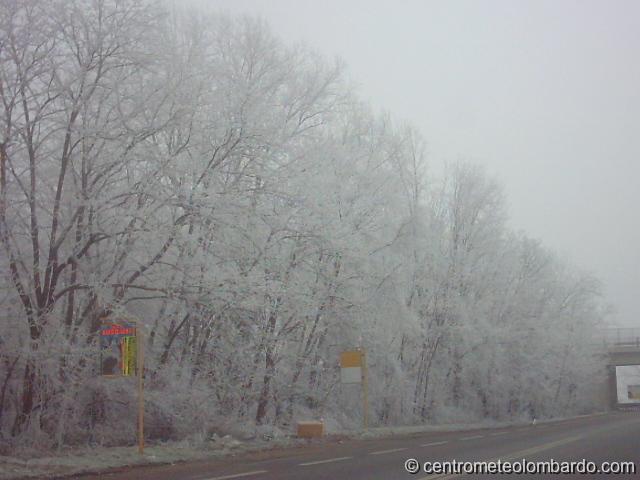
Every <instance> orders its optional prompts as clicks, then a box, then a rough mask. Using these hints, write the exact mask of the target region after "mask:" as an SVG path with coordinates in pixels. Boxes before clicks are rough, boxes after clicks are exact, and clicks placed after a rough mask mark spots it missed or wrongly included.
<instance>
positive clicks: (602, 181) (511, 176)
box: [193, 0, 640, 326]
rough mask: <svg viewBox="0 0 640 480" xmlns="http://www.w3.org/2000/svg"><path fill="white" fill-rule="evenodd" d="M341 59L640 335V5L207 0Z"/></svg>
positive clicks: (368, 93)
mask: <svg viewBox="0 0 640 480" xmlns="http://www.w3.org/2000/svg"><path fill="white" fill-rule="evenodd" d="M193 1H199V3H200V4H204V5H207V6H208V7H211V8H213V9H216V10H221V11H226V12H229V13H249V14H255V15H258V16H262V17H264V18H265V19H266V20H267V21H268V22H269V23H270V24H271V26H272V28H273V30H274V31H275V32H276V34H277V35H279V36H280V37H281V38H282V39H283V40H284V41H286V42H304V43H306V44H308V45H310V46H312V47H314V49H316V50H317V51H319V52H322V53H324V54H325V55H327V56H328V57H333V56H339V57H341V58H343V59H344V60H345V62H346V64H347V66H348V72H349V75H350V77H351V78H352V79H353V80H354V81H355V82H356V83H358V84H359V85H360V87H361V88H360V93H361V95H362V96H363V97H365V98H368V99H370V101H371V102H372V104H373V105H374V106H375V107H378V108H384V109H387V110H389V111H390V112H391V113H392V114H394V115H395V116H396V117H397V118H398V119H401V120H408V121H410V122H411V123H413V124H414V125H416V126H417V127H418V128H419V129H420V130H421V132H422V133H423V135H424V136H425V137H426V139H427V141H428V142H429V152H430V161H431V163H432V164H434V165H438V164H441V163H442V162H443V161H445V160H456V159H466V160H471V161H474V162H477V163H482V164H484V165H485V166H486V167H487V169H488V171H489V172H490V173H491V174H492V175H495V176H496V177H498V178H499V179H500V180H501V181H502V183H503V185H504V187H505V190H506V193H507V195H508V199H509V212H510V222H511V226H512V227H513V228H515V229H517V230H524V231H525V232H527V233H528V234H529V235H530V236H532V237H535V238H539V239H541V240H542V241H543V242H544V243H545V244H546V245H547V246H549V247H551V248H553V249H554V250H556V251H557V252H558V253H560V254H561V255H563V256H565V257H568V258H570V259H571V260H572V261H573V262H574V263H575V264H577V265H578V266H580V267H582V268H583V269H585V270H588V271H591V272H593V273H595V274H596V275H597V276H599V277H600V279H601V280H602V281H603V283H604V285H605V289H606V295H607V297H608V299H609V300H610V301H611V303H613V304H614V305H615V307H616V308H617V310H618V314H617V319H616V321H617V322H618V323H619V324H622V325H632V326H640V209H639V208H638V207H639V200H640V1H634V0H629V1H621V0H617V1H615V0H602V1H589V0H580V1H577V0H576V1H569V0H550V1H543V0H535V1H534V0H530V1H524V0H522V1H518V0H504V1H493V0H492V1H489V0H484V1H483V0H470V1H454V0H439V1H425V0H423V1H418V0H416V1H408V0H405V1H401V0H397V1H374V0H368V1H364V0H363V1H356V0H342V1H337V0H322V1H318V0H316V1H311V0H193Z"/></svg>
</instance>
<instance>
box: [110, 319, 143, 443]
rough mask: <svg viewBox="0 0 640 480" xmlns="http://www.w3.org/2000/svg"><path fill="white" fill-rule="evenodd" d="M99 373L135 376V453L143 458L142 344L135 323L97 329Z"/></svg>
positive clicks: (115, 323) (111, 325)
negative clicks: (136, 440) (136, 434)
mask: <svg viewBox="0 0 640 480" xmlns="http://www.w3.org/2000/svg"><path fill="white" fill-rule="evenodd" d="M100 373H101V374H102V376H105V377H130V376H133V375H136V376H137V380H138V382H137V383H138V452H139V453H140V454H141V455H142V454H144V375H143V373H144V344H143V341H142V332H141V331H140V330H139V329H138V328H137V326H136V324H135V322H111V321H109V322H105V323H103V324H102V326H101V327H100Z"/></svg>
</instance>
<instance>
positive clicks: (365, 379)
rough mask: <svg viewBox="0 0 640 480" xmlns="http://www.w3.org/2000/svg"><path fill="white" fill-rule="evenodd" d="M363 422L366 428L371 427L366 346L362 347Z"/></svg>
mask: <svg viewBox="0 0 640 480" xmlns="http://www.w3.org/2000/svg"><path fill="white" fill-rule="evenodd" d="M361 359H362V366H361V367H360V368H361V371H362V423H363V425H364V429H365V430H366V429H367V428H369V380H368V372H367V357H366V352H365V350H364V348H363V349H362V357H361Z"/></svg>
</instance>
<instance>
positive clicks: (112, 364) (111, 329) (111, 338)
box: [100, 322, 138, 376]
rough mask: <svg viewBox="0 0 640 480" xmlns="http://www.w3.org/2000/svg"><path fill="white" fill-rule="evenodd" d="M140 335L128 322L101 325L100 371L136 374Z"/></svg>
mask: <svg viewBox="0 0 640 480" xmlns="http://www.w3.org/2000/svg"><path fill="white" fill-rule="evenodd" d="M137 359H138V337H137V332H136V327H135V326H134V325H131V324H128V323H113V322H109V323H105V324H103V325H102V326H101V327H100V373H101V374H102V375H107V376H121V375H122V376H131V375H135V374H136V368H137Z"/></svg>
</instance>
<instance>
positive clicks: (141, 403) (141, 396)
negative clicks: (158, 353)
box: [136, 328, 144, 455]
mask: <svg viewBox="0 0 640 480" xmlns="http://www.w3.org/2000/svg"><path fill="white" fill-rule="evenodd" d="M136 337H137V338H136V340H137V344H138V453H139V454H140V455H144V342H143V337H142V330H141V329H140V328H136Z"/></svg>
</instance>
